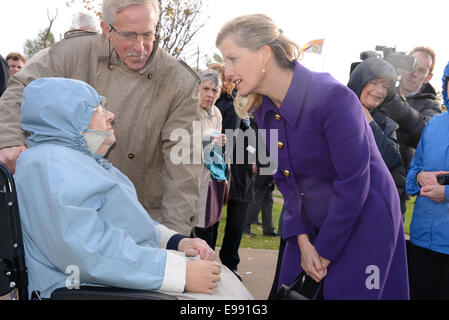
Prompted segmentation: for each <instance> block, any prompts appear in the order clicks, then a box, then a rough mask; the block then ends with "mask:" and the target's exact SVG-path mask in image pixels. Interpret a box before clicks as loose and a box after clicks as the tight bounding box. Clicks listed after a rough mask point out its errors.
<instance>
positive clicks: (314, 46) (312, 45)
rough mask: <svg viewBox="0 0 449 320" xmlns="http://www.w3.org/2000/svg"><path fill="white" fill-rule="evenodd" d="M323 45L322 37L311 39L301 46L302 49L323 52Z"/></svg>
mask: <svg viewBox="0 0 449 320" xmlns="http://www.w3.org/2000/svg"><path fill="white" fill-rule="evenodd" d="M323 45H324V39H318V40H312V41H309V42H308V43H307V44H306V45H305V46H304V47H302V51H304V52H312V53H318V54H321V53H322V52H323Z"/></svg>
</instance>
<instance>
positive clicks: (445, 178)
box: [437, 174, 449, 186]
mask: <svg viewBox="0 0 449 320" xmlns="http://www.w3.org/2000/svg"><path fill="white" fill-rule="evenodd" d="M437 181H438V183H439V184H442V185H443V186H444V185H448V184H449V174H443V175H441V176H438V177H437Z"/></svg>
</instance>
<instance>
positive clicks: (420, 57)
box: [379, 47, 442, 168]
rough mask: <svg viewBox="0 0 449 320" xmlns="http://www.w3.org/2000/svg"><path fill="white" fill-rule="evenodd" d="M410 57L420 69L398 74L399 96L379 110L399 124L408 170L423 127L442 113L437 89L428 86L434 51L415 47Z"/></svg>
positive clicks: (397, 91)
mask: <svg viewBox="0 0 449 320" xmlns="http://www.w3.org/2000/svg"><path fill="white" fill-rule="evenodd" d="M410 55H411V56H413V57H414V58H415V59H416V62H417V68H416V69H415V71H413V72H411V73H406V72H402V71H401V72H399V74H400V75H401V81H400V84H399V87H398V88H397V90H396V94H395V95H393V96H392V97H391V99H390V98H388V99H386V101H385V102H384V103H383V104H382V105H381V106H380V107H379V108H380V109H382V110H384V111H385V112H386V115H387V116H388V117H390V118H391V119H393V120H394V121H396V122H397V123H398V124H399V129H398V131H397V135H398V141H399V145H400V150H401V156H402V160H403V163H404V166H405V168H408V167H409V166H410V163H411V161H412V159H413V156H414V154H415V149H416V147H417V145H418V143H419V140H420V139H421V134H422V131H423V130H424V127H425V126H426V124H427V123H428V122H429V121H430V119H432V118H433V117H434V116H436V115H438V114H440V113H441V112H442V110H441V107H440V105H439V103H438V102H437V101H436V93H435V89H434V88H433V87H432V85H431V84H430V83H429V81H430V80H431V79H432V76H433V69H434V66H435V59H436V56H435V52H434V51H433V50H432V49H430V48H426V47H416V48H414V49H413V50H412V51H411V52H410Z"/></svg>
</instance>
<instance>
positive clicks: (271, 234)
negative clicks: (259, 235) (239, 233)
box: [263, 231, 279, 237]
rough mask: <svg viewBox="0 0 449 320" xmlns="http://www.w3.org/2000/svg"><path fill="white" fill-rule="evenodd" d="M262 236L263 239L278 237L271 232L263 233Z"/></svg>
mask: <svg viewBox="0 0 449 320" xmlns="http://www.w3.org/2000/svg"><path fill="white" fill-rule="evenodd" d="M263 236H264V237H278V236H279V235H278V234H277V233H276V232H274V231H272V232H264V233H263Z"/></svg>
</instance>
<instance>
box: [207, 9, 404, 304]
mask: <svg viewBox="0 0 449 320" xmlns="http://www.w3.org/2000/svg"><path fill="white" fill-rule="evenodd" d="M216 44H217V47H218V48H219V49H220V51H221V53H222V55H223V57H224V60H225V63H226V68H225V74H226V76H227V77H228V78H231V79H232V80H233V81H234V82H235V83H236V87H237V89H238V91H239V94H240V95H241V96H246V97H247V98H248V99H247V101H248V103H247V104H246V105H245V106H244V107H243V108H242V110H239V112H242V113H245V112H249V113H252V114H254V116H255V118H256V120H257V122H258V125H259V128H262V129H273V130H278V135H279V141H278V142H277V144H276V146H277V148H276V150H272V149H271V147H270V154H273V153H274V152H277V153H278V159H279V162H278V170H277V172H276V174H275V175H274V178H275V181H276V185H277V186H278V187H279V190H280V191H281V193H282V195H283V197H284V201H285V208H286V212H285V214H284V220H283V235H282V236H283V238H284V240H285V241H286V246H285V251H284V254H283V258H282V265H281V270H280V276H279V286H280V285H282V284H285V285H291V284H292V283H293V282H294V281H295V278H296V277H297V276H298V275H299V274H300V273H301V272H302V271H303V270H304V271H305V272H306V273H307V274H308V275H309V276H310V277H312V278H313V279H314V280H315V281H320V280H323V279H325V280H324V291H323V293H324V299H408V298H409V294H408V279H407V264H406V251H405V240H404V231H403V226H402V218H401V212H400V206H399V198H398V196H397V191H396V188H395V185H394V182H393V179H392V178H391V175H390V173H389V172H388V168H387V167H386V166H385V163H384V161H383V160H382V157H381V155H380V153H379V150H378V148H377V146H376V142H375V140H374V138H373V134H372V132H371V129H370V128H369V126H368V124H367V122H366V121H365V119H364V115H363V111H362V108H361V106H360V102H359V100H358V98H357V97H356V95H355V94H354V93H353V92H352V91H351V90H349V89H348V88H347V87H346V86H344V85H342V84H340V83H338V82H337V81H336V80H335V79H333V78H332V77H331V76H330V75H328V74H324V73H315V72H312V71H309V70H308V69H306V68H305V67H303V66H302V65H301V64H300V63H299V62H298V61H297V59H298V58H299V56H300V53H301V50H300V49H299V48H298V46H297V45H295V44H294V43H293V42H292V41H290V40H289V39H288V38H287V37H286V36H284V35H283V33H282V31H281V30H280V29H279V28H278V27H277V26H276V25H275V23H274V22H273V21H272V20H271V19H270V18H268V17H267V16H264V15H250V16H242V17H238V18H235V19H233V20H232V21H230V22H229V23H227V24H226V25H225V26H224V27H223V28H222V30H221V31H220V32H219V34H218V36H217V41H216ZM267 139H268V140H269V138H267ZM266 145H267V146H271V143H270V141H267V142H266Z"/></svg>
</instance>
